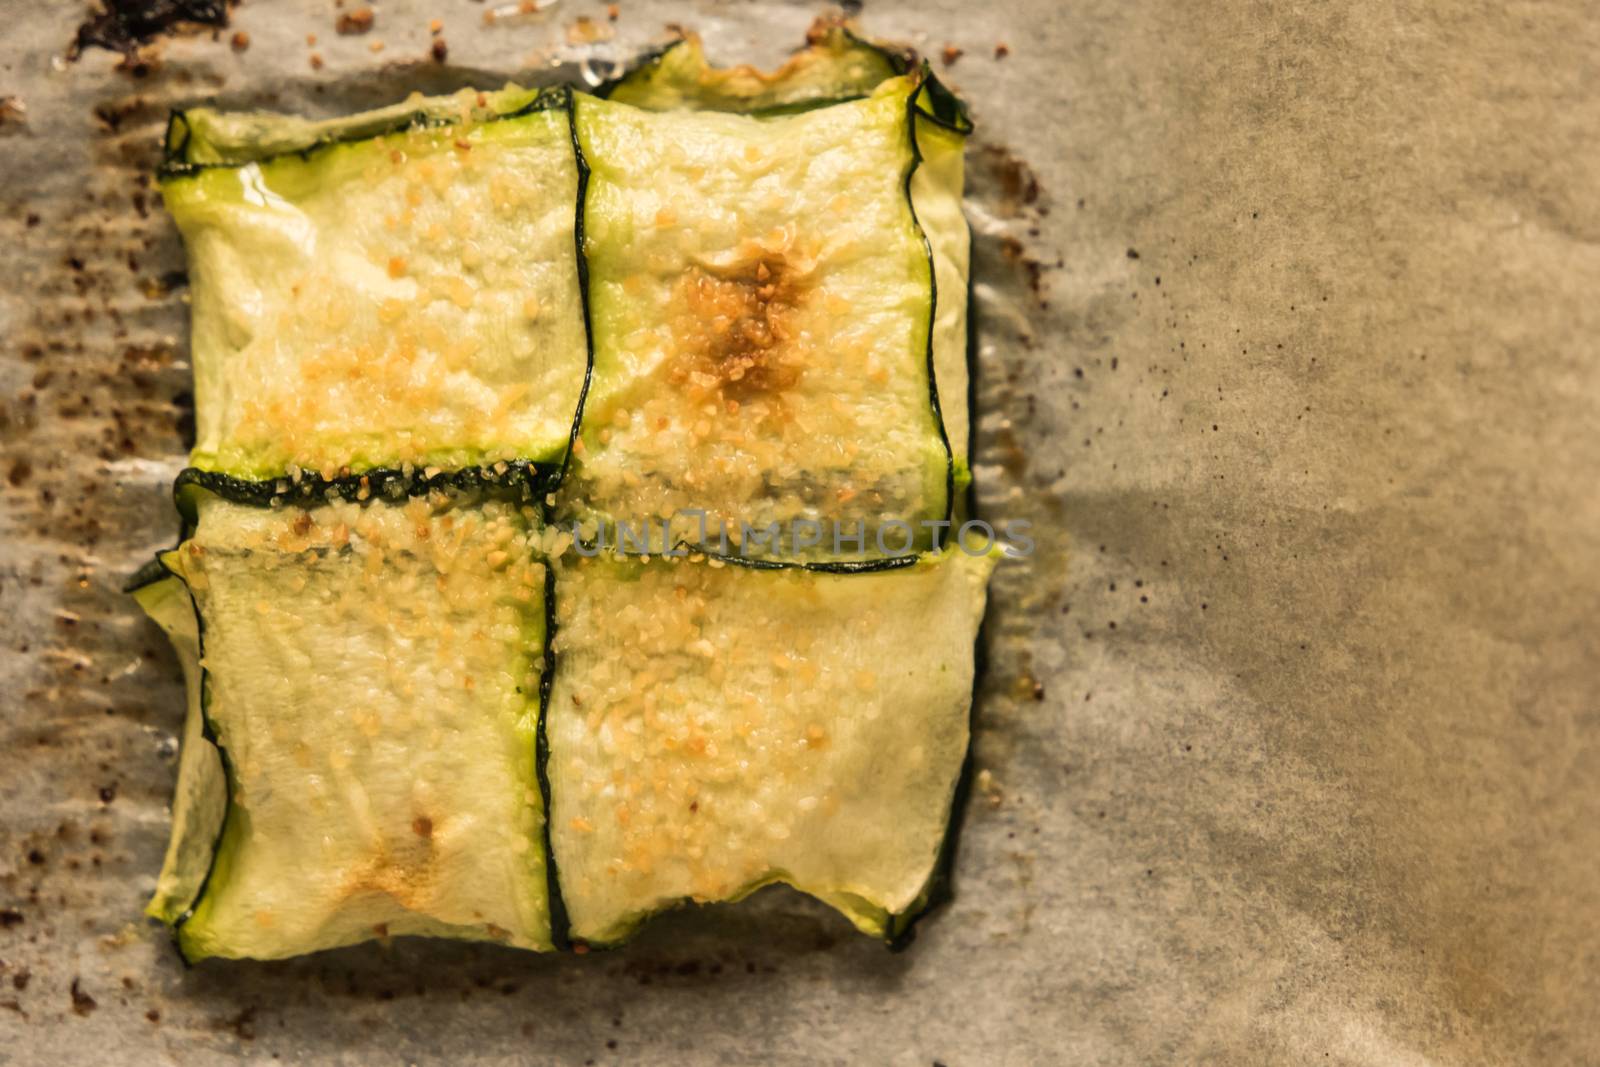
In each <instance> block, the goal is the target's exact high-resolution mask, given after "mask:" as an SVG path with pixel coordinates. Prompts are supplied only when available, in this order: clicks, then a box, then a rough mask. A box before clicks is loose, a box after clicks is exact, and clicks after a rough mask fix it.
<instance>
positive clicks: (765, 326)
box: [669, 255, 806, 400]
mask: <svg viewBox="0 0 1600 1067" xmlns="http://www.w3.org/2000/svg"><path fill="white" fill-rule="evenodd" d="M805 293H806V289H805V287H804V286H802V285H801V284H800V283H799V282H798V281H797V279H796V278H795V276H794V272H793V270H792V269H791V268H790V267H789V265H788V263H787V261H786V260H785V259H784V258H783V257H782V256H779V255H771V256H763V257H760V258H756V259H751V260H749V261H747V262H743V263H740V264H739V265H737V266H735V267H732V268H729V269H726V270H716V271H712V270H707V269H705V268H702V267H693V268H691V269H690V270H688V271H686V272H685V273H684V274H683V276H682V277H680V278H679V280H678V283H677V286H676V290H675V292H674V296H673V303H674V305H675V306H677V307H678V308H681V309H683V312H684V314H681V315H679V316H678V317H677V319H676V320H675V321H674V322H673V324H672V333H673V340H674V342H675V343H676V345H677V351H678V359H677V360H676V361H675V362H674V364H673V365H672V368H671V370H670V371H669V377H670V379H671V380H672V381H673V383H674V384H676V385H679V386H687V387H688V388H689V389H690V390H691V391H695V392H699V391H702V390H704V391H708V392H717V393H721V394H723V395H725V396H727V397H731V398H733V399H734V400H744V399H749V398H752V397H756V396H772V395H776V394H782V393H784V392H786V391H788V390H790V389H792V388H793V387H794V386H795V384H796V383H798V382H799V380H800V378H801V375H802V374H803V373H804V369H805V368H804V361H803V359H802V358H800V357H801V356H802V353H799V352H796V351H795V347H794V345H793V343H792V342H793V341H794V337H795V332H796V331H795V329H794V325H793V322H794V315H795V312H796V310H797V309H798V308H799V307H800V305H801V302H802V301H803V299H804V297H805Z"/></svg>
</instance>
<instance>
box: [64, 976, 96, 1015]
mask: <svg viewBox="0 0 1600 1067" xmlns="http://www.w3.org/2000/svg"><path fill="white" fill-rule="evenodd" d="M70 991H71V993H72V1010H73V1012H74V1013H75V1014H77V1015H84V1016H87V1015H89V1014H91V1013H92V1012H93V1011H94V1010H95V1009H96V1008H98V1007H99V1006H100V1005H99V1003H97V1002H96V1001H95V999H94V997H92V996H90V995H89V992H88V990H86V989H84V988H83V979H82V978H78V977H76V976H74V977H73V979H72V987H71V990H70Z"/></svg>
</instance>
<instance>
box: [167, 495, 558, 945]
mask: <svg viewBox="0 0 1600 1067" xmlns="http://www.w3.org/2000/svg"><path fill="white" fill-rule="evenodd" d="M185 499H187V500H188V502H189V503H190V504H191V505H192V506H193V508H194V516H193V528H192V532H191V533H190V535H189V536H188V538H187V539H186V540H185V541H184V542H182V543H181V544H180V545H179V546H178V547H177V548H176V549H174V550H172V551H171V552H168V553H165V554H164V555H163V556H162V563H163V565H164V566H165V567H166V568H167V570H168V571H169V572H170V573H171V574H173V575H174V576H176V577H177V578H179V579H181V580H182V582H183V584H184V586H185V587H186V588H187V591H188V593H189V594H190V596H192V598H193V602H194V616H195V618H196V619H197V620H198V632H197V636H198V652H199V656H200V659H199V664H200V666H201V672H200V677H199V678H198V679H196V681H198V683H199V689H198V695H197V696H195V697H193V699H194V700H195V703H196V704H197V705H198V708H199V713H200V715H201V717H202V720H203V725H202V729H201V731H200V732H201V733H202V734H203V737H202V738H201V742H202V743H201V744H200V745H199V746H198V747H197V751H198V752H199V753H200V756H198V757H197V759H196V762H195V767H201V768H203V767H206V766H209V763H208V762H206V760H205V749H206V748H207V747H208V746H212V751H213V752H214V753H215V754H216V756H217V757H218V758H219V760H220V763H221V766H222V768H223V770H224V775H225V778H226V792H225V797H226V812H225V815H224V816H223V817H222V819H221V823H222V825H221V831H220V834H219V835H218V836H217V837H216V838H215V839H214V847H211V848H206V849H204V850H197V849H195V848H194V847H193V844H192V840H191V843H190V845H189V846H187V847H185V848H182V849H179V848H177V847H176V846H175V847H174V849H173V851H172V852H171V853H170V854H169V867H168V870H166V871H164V872H163V875H162V880H161V891H160V892H158V901H159V906H158V904H157V903H156V902H153V904H152V911H153V912H159V915H158V917H161V918H165V919H167V920H168V921H170V922H173V923H174V924H175V925H176V927H177V936H178V943H179V947H180V949H181V950H182V951H183V953H184V955H185V957H186V958H188V959H190V960H197V959H202V958H205V957H208V956H226V957H249V958H256V959H273V958H280V957H285V956H293V955H298V954H301V953H306V952H312V951H316V950H319V949H325V948H333V947H336V946H340V945H347V944H351V943H354V942H358V941H362V940H366V939H369V938H374V937H385V936H391V935H404V934H421V935H433V936H448V937H456V938H466V939H476V940H492V941H498V942H501V943H504V944H509V945H515V946H519V947H523V948H532V949H546V948H549V947H551V931H550V913H549V894H548V887H547V878H546V873H545V862H544V816H543V802H542V797H541V792H540V783H539V775H538V767H537V755H538V753H537V748H538V730H539V714H540V690H541V679H542V675H543V656H544V635H545V612H546V606H545V605H546V597H545V586H546V569H545V565H544V563H543V562H542V560H541V557H540V555H539V551H538V549H539V538H540V536H541V528H540V526H539V523H538V521H537V512H536V511H535V509H534V508H533V507H532V506H530V505H527V504H523V503H521V502H519V501H518V500H516V499H515V498H514V497H510V496H502V495H496V494H490V493H483V494H478V495H477V496H476V498H467V497H465V496H461V497H453V496H452V495H451V494H447V493H444V492H441V491H428V492H425V494H424V495H419V496H415V497H411V498H409V499H401V500H393V499H390V498H388V497H382V498H375V499H368V500H366V501H364V502H363V501H356V500H352V499H343V498H340V497H335V499H333V500H332V501H330V502H326V503H322V504H320V505H316V506H298V505H294V504H289V505H280V506H278V507H261V506H256V505H251V504H242V503H236V502H233V501H230V500H228V499H226V498H224V497H222V496H219V495H216V494H215V493H212V492H207V491H204V490H201V489H199V488H197V487H196V486H195V485H194V484H193V482H191V483H190V484H189V485H188V486H187V487H186V495H185ZM187 740H190V741H193V738H192V737H191V738H187ZM200 773H201V772H200V771H198V770H195V769H192V768H190V766H189V764H188V763H187V762H186V763H185V764H184V765H183V768H182V769H181V771H180V782H179V786H178V793H177V802H176V804H175V811H174V824H175V826H177V827H180V828H183V827H187V826H189V825H199V824H201V823H203V821H204V818H205V813H204V811H202V810H201V808H200V807H199V806H198V805H196V804H195V803H194V801H193V800H192V799H191V798H194V797H204V796H209V795H214V793H209V794H208V793H207V789H206V786H207V783H206V782H205V781H202V779H201V777H200ZM186 775H187V776H189V777H188V778H187V780H186V779H185V776H186ZM179 836H186V835H183V834H180V835H179ZM188 836H189V837H192V835H188ZM202 868H203V873H202ZM184 889H186V890H187V891H188V893H189V896H188V898H187V899H184V898H183V894H182V893H181V892H180V890H184Z"/></svg>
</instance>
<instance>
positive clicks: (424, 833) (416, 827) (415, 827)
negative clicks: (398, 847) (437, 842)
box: [411, 815, 433, 838]
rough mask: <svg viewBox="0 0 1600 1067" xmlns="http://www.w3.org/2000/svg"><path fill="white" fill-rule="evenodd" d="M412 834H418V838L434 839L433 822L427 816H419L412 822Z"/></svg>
mask: <svg viewBox="0 0 1600 1067" xmlns="http://www.w3.org/2000/svg"><path fill="white" fill-rule="evenodd" d="M411 832H412V833H414V834H416V835H417V836H418V837H424V838H427V837H432V836H433V820H432V819H430V818H428V817H427V816H426V815H418V816H417V817H416V818H415V819H412V820H411Z"/></svg>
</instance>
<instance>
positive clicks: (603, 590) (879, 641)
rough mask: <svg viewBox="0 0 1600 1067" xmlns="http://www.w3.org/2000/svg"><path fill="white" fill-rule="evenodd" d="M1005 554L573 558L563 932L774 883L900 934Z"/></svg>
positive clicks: (563, 723) (943, 799)
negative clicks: (863, 563)
mask: <svg viewBox="0 0 1600 1067" xmlns="http://www.w3.org/2000/svg"><path fill="white" fill-rule="evenodd" d="M993 565H994V559H993V557H992V556H984V557H973V556H968V555H966V554H964V553H962V552H960V551H959V550H950V551H947V552H945V553H944V554H942V555H938V556H928V557H924V558H923V559H921V560H920V561H917V562H914V563H910V564H909V565H905V566H891V567H886V568H883V569H879V570H876V571H873V572H869V573H853V574H835V573H822V572H818V571H815V570H806V569H801V568H778V569H766V568H755V567H750V566H746V565H736V564H725V563H722V562H720V561H717V560H701V561H698V562H697V561H695V560H693V559H690V560H682V561H669V560H662V559H656V560H652V561H650V562H640V561H638V560H636V559H634V560H624V559H619V558H616V557H597V558H593V559H581V558H575V557H574V556H573V555H572V554H570V553H569V554H568V555H567V556H565V557H563V558H562V560H561V561H559V562H558V564H557V581H556V613H555V617H556V631H555V634H554V639H553V646H552V647H553V649H554V655H555V661H554V663H555V665H554V674H553V677H552V681H551V693H550V700H549V704H548V706H547V709H546V723H545V729H546V734H547V737H548V741H549V751H550V761H549V765H548V778H549V787H550V844H551V855H552V858H553V859H554V861H555V864H556V871H557V876H558V881H559V885H560V888H561V894H562V899H563V902H564V904H565V907H566V911H567V915H568V918H569V921H570V923H571V926H570V935H571V937H572V938H573V939H574V940H578V941H583V942H591V943H601V944H604V943H614V942H617V941H620V940H623V939H624V938H626V937H627V936H629V935H630V934H631V933H632V932H633V930H634V929H635V927H637V926H638V925H639V923H640V922H642V921H643V920H644V919H645V918H647V917H648V916H650V915H651V914H653V913H654V912H657V911H660V910H662V909H664V908H667V907H671V906H673V905H675V904H677V903H680V902H683V901H694V902H697V903H705V902H711V901H728V900H738V899H740V898H742V897H744V896H746V895H748V894H749V893H751V892H753V891H754V890H756V889H758V888H760V887H761V886H764V885H767V884H770V883H774V882H785V883H788V884H789V885H791V886H793V887H795V888H796V889H799V890H801V891H802V892H805V893H809V894H811V895H812V896H815V897H817V898H819V899H821V900H823V901H825V902H827V903H828V904H830V905H832V906H833V907H835V908H837V909H838V910H839V911H841V912H842V913H843V914H844V915H845V916H846V917H847V918H849V919H850V921H851V922H852V923H854V924H855V925H856V926H857V927H858V928H859V929H861V930H862V931H864V932H866V933H869V934H873V935H876V936H879V937H885V938H890V939H893V938H894V937H895V936H897V935H898V934H899V933H900V932H901V931H902V930H903V928H904V927H905V925H906V924H907V923H908V922H909V921H910V919H911V918H913V917H914V916H915V914H916V913H917V912H918V911H920V910H921V908H922V907H923V906H924V905H925V904H926V902H927V900H928V894H929V890H930V886H931V885H932V883H933V879H934V877H935V875H936V873H937V870H938V861H939V857H940V854H941V848H942V843H943V842H944V839H945V835H946V830H947V828H948V826H949V823H950V818H951V807H952V797H953V795H954V793H955V789H956V783H957V780H958V779H959V777H960V775H961V772H962V766H963V763H964V761H965V758H966V752H967V741H968V716H969V712H970V707H971V696H972V683H973V642H974V640H975V638H976V634H977V629H978V624H979V620H980V619H981V618H982V616H983V609H984V596H985V587H986V584H987V581H988V576H989V573H990V571H991V569H992V567H993Z"/></svg>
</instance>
